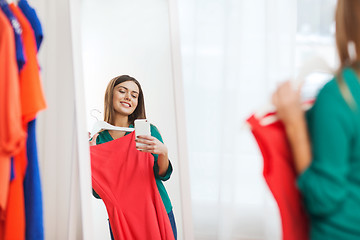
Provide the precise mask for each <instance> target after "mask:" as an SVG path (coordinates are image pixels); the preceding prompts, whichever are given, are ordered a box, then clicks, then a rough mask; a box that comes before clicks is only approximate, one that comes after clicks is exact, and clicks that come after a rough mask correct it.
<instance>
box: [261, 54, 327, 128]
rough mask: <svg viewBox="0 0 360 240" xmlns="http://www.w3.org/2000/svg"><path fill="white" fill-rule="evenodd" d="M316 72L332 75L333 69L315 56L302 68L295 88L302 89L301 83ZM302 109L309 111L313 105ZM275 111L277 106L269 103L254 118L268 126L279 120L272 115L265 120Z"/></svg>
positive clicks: (295, 82)
mask: <svg viewBox="0 0 360 240" xmlns="http://www.w3.org/2000/svg"><path fill="white" fill-rule="evenodd" d="M314 72H322V73H332V72H333V69H332V68H330V67H329V65H328V64H327V63H326V62H325V61H324V59H322V58H321V57H319V56H315V57H313V58H311V59H310V60H309V61H307V62H305V64H304V65H303V66H302V67H301V69H300V73H299V74H298V76H297V77H296V78H295V80H293V84H294V87H295V88H298V87H300V85H301V83H303V82H304V80H305V78H306V77H307V76H308V75H310V74H311V73H314ZM302 107H303V109H304V110H308V109H309V108H310V107H311V105H309V104H307V103H305V104H303V106H302ZM275 111H276V108H275V106H274V105H273V104H272V103H271V102H269V103H268V104H266V105H264V106H263V107H261V108H259V109H258V110H257V111H256V112H255V113H254V116H255V118H257V119H260V124H261V125H263V126H266V125H269V124H271V123H274V122H276V121H277V120H278V118H277V116H276V115H270V116H267V117H265V118H264V116H265V115H266V114H268V113H273V112H275Z"/></svg>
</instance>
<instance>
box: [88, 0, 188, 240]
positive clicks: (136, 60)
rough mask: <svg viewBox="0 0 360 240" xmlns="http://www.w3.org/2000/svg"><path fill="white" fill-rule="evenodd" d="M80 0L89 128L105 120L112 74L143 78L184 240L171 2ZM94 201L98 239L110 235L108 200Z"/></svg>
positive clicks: (174, 208) (95, 237) (177, 223)
mask: <svg viewBox="0 0 360 240" xmlns="http://www.w3.org/2000/svg"><path fill="white" fill-rule="evenodd" d="M82 4H83V7H82V27H81V29H82V32H81V37H82V53H83V72H84V82H85V97H86V113H87V129H88V130H89V131H90V130H91V128H92V126H93V125H94V123H95V122H96V118H97V119H98V120H103V115H102V113H103V102H104V100H103V99H104V94H105V89H106V86H107V84H108V82H109V81H110V80H111V79H112V78H113V77H116V76H119V75H130V76H132V77H134V78H135V79H137V80H138V81H139V82H140V84H141V86H142V89H143V92H144V98H145V106H146V115H147V119H149V120H150V122H151V123H152V124H154V125H155V126H157V128H158V129H159V131H160V133H161V135H162V138H163V140H164V142H165V144H166V146H167V147H168V152H169V159H170V160H171V163H172V165H173V174H172V176H171V178H170V179H169V180H168V181H166V182H164V185H165V188H166V190H167V192H168V194H169V197H170V200H171V202H172V205H173V212H174V215H175V220H176V225H177V232H178V239H183V209H182V204H183V201H182V199H183V197H184V196H183V195H182V194H181V191H180V190H181V189H180V188H181V178H180V172H179V165H180V164H179V157H178V156H179V152H180V151H181V150H180V149H179V147H178V146H179V139H178V128H177V121H178V120H177V117H176V104H175V96H174V92H175V90H174V88H175V87H174V81H173V80H174V69H173V67H174V66H173V65H172V64H173V58H172V57H173V56H172V45H171V37H170V36H171V33H170V18H169V3H168V2H167V1H163V0H156V1H147V0H136V1H118V0H108V1H105V2H101V3H100V2H99V1H94V0H83V3H82ZM93 109H96V110H99V111H100V112H101V113H98V112H97V111H92V110H93ZM91 115H94V116H95V117H96V118H95V117H92V116H91ZM181 164H182V163H181ZM182 192H184V191H182ZM92 206H93V207H92V209H93V219H94V222H93V226H95V229H94V239H110V234H109V226H108V217H107V212H106V208H105V205H104V204H103V202H102V200H99V199H95V198H93V199H92Z"/></svg>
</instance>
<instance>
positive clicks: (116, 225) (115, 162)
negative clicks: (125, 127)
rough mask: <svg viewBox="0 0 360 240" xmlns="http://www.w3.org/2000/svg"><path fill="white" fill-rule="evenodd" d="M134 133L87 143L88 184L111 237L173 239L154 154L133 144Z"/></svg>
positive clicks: (154, 239) (153, 239)
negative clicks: (105, 216) (99, 203)
mask: <svg viewBox="0 0 360 240" xmlns="http://www.w3.org/2000/svg"><path fill="white" fill-rule="evenodd" d="M134 136H135V135H134V133H131V134H128V135H126V136H124V137H121V138H118V139H116V140H113V141H110V142H107V143H103V144H100V145H96V146H91V147H90V153H91V171H92V187H93V189H94V190H95V192H96V193H97V194H99V196H100V197H101V199H102V200H103V201H104V203H105V206H106V209H107V212H108V215H109V220H110V225H111V229H112V231H113V234H114V238H115V239H117V240H118V239H152V240H156V239H162V240H168V239H174V235H173V232H172V228H171V224H170V221H169V218H168V215H167V213H166V210H165V206H164V204H163V202H162V200H161V196H160V194H159V191H158V189H157V187H156V182H155V176H154V171H153V166H154V158H153V156H152V155H151V154H150V153H144V152H140V151H138V150H137V149H136V148H135V137H134Z"/></svg>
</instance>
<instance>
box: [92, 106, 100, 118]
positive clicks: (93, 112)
mask: <svg viewBox="0 0 360 240" xmlns="http://www.w3.org/2000/svg"><path fill="white" fill-rule="evenodd" d="M94 111H96V112H98V113H100V114H101V111H100V110H98V109H96V108H94V109H92V110H91V111H90V115H91V116H92V117H93V118H95V119H96V121H99V119H98V118H97V117H96V116H95V115H94Z"/></svg>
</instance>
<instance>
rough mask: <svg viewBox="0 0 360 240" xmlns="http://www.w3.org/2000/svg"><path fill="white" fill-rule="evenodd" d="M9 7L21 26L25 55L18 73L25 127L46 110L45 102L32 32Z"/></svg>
mask: <svg viewBox="0 0 360 240" xmlns="http://www.w3.org/2000/svg"><path fill="white" fill-rule="evenodd" d="M9 6H10V9H11V11H12V13H13V14H14V15H15V17H16V18H17V19H18V21H19V23H20V25H21V28H22V34H21V37H22V40H23V44H24V53H25V55H26V64H25V65H24V67H23V69H22V70H21V71H20V83H21V84H20V97H21V105H22V115H23V122H24V125H25V126H26V125H27V123H28V122H30V121H31V120H34V119H35V117H36V114H37V113H38V112H39V111H41V110H43V109H45V108H46V102H45V97H44V92H43V89H42V83H41V80H40V73H39V64H38V61H37V48H36V41H35V35H34V31H33V29H32V27H31V25H30V23H29V21H28V20H27V19H26V17H25V16H24V14H23V13H22V12H21V10H20V9H19V8H18V7H17V6H16V5H15V4H13V3H12V4H10V5H9Z"/></svg>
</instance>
